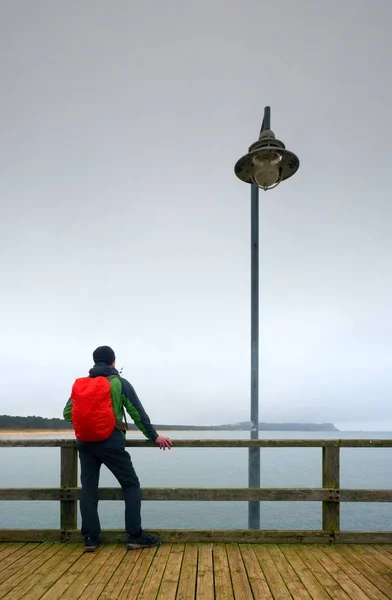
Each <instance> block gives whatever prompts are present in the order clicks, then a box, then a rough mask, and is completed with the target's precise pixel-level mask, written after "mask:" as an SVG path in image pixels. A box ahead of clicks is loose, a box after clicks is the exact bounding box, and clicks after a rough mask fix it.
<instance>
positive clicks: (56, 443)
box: [0, 431, 392, 450]
mask: <svg viewBox="0 0 392 600" xmlns="http://www.w3.org/2000/svg"><path fill="white" fill-rule="evenodd" d="M9 434H10V435H12V432H11V431H10V433H9ZM125 445H126V446H127V447H128V448H155V449H156V450H158V446H157V445H156V444H155V443H154V442H149V441H147V440H144V439H136V440H126V442H125ZM173 445H174V447H175V448H253V447H256V448H324V447H326V446H338V447H339V448H392V438H391V439H388V438H387V439H378V438H376V439H371V440H370V439H368V440H365V439H364V440H361V439H330V440H329V439H327V440H323V439H320V440H317V439H312V440H304V439H298V440H290V439H281V440H278V439H276V440H229V439H227V440H219V439H210V440H173ZM1 447H3V448H4V447H5V448H21V447H23V448H74V447H75V448H76V440H75V439H66V438H65V439H44V440H42V439H41V440H35V439H34V440H33V439H15V438H13V439H0V448H1Z"/></svg>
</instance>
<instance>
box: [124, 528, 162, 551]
mask: <svg viewBox="0 0 392 600" xmlns="http://www.w3.org/2000/svg"><path fill="white" fill-rule="evenodd" d="M160 543H161V540H160V539H159V537H158V536H156V535H147V534H146V533H144V532H142V533H140V534H139V535H129V536H128V541H127V547H128V548H129V549H130V550H136V549H137V548H153V547H154V546H159V544H160Z"/></svg>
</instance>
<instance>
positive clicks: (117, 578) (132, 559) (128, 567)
mask: <svg viewBox="0 0 392 600" xmlns="http://www.w3.org/2000/svg"><path fill="white" fill-rule="evenodd" d="M116 554H118V562H117V566H115V567H114V568H113V571H112V569H110V572H112V575H111V577H109V578H108V580H107V581H106V584H105V585H104V587H103V590H102V591H101V594H100V596H98V598H99V600H112V599H113V600H114V599H115V598H118V597H119V596H120V594H121V592H122V590H123V589H124V585H125V584H126V582H127V581H128V580H131V578H132V577H133V575H134V572H135V569H136V572H137V570H138V567H139V561H140V558H141V556H142V550H139V551H135V552H129V551H128V550H127V548H126V546H123V547H122V548H119V549H118V550H117V552H116ZM100 587H101V586H100ZM126 597H127V596H125V598H126Z"/></svg>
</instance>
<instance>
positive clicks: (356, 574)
mask: <svg viewBox="0 0 392 600" xmlns="http://www.w3.org/2000/svg"><path fill="white" fill-rule="evenodd" d="M322 552H324V553H325V554H326V555H327V556H328V557H329V558H330V559H331V560H333V561H334V563H335V564H336V565H337V566H338V567H339V568H340V569H341V570H342V571H343V572H344V573H346V575H348V576H349V577H350V579H351V580H352V581H355V583H356V584H357V585H358V587H360V588H361V590H362V591H363V592H364V594H367V596H368V597H369V598H372V599H373V600H390V598H392V595H391V593H392V584H391V586H389V592H390V593H389V594H388V595H385V594H384V593H383V592H382V591H380V589H379V588H378V586H377V585H376V582H375V581H374V582H372V578H371V577H370V578H369V573H368V572H367V571H366V569H365V570H362V568H361V565H360V564H358V562H357V564H354V561H351V560H350V556H349V555H347V554H346V552H345V551H344V546H338V547H335V548H332V547H331V546H325V547H324V548H323V550H322ZM358 567H359V568H358Z"/></svg>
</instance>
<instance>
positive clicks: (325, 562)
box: [0, 543, 392, 600]
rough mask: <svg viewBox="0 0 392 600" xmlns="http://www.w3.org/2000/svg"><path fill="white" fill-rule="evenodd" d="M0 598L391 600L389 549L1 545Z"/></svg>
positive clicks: (207, 545)
mask: <svg viewBox="0 0 392 600" xmlns="http://www.w3.org/2000/svg"><path fill="white" fill-rule="evenodd" d="M0 598H1V599H2V600H39V599H42V600H58V599H60V598H61V600H79V599H80V600H127V599H132V600H263V599H269V600H271V599H274V600H291V599H294V600H297V599H298V600H306V599H307V600H331V599H336V600H367V599H372V600H373V599H374V600H391V598H392V546H389V545H352V546H349V545H339V546H328V545H314V546H313V545H301V546H299V545H292V544H291V545H277V544H266V545H261V544H252V545H250V544H163V545H162V546H161V547H160V548H158V549H156V548H151V549H144V550H137V551H130V550H127V549H126V548H125V547H124V545H119V544H105V545H103V546H101V547H100V548H99V550H98V551H97V552H96V553H94V554H86V553H83V547H82V546H81V545H80V544H71V543H67V544H61V543H40V544H32V543H28V544H21V543H0Z"/></svg>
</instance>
